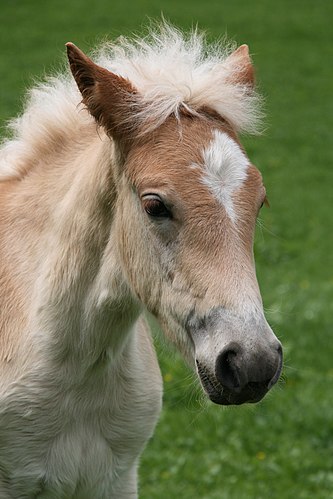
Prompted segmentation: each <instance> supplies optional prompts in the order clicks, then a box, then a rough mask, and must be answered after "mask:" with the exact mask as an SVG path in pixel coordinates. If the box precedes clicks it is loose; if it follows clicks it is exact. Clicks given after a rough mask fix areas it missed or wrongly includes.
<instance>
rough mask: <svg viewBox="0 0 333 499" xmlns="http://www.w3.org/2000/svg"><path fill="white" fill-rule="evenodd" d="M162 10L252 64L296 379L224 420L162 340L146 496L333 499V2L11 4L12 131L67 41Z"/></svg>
mask: <svg viewBox="0 0 333 499" xmlns="http://www.w3.org/2000/svg"><path fill="white" fill-rule="evenodd" d="M161 13H163V14H164V16H165V17H166V18H167V19H169V20H170V21H171V22H172V23H175V24H177V25H178V26H180V27H183V28H186V29H187V28H190V27H191V26H193V25H196V24H198V26H199V28H201V29H204V30H205V31H206V32H207V36H208V39H210V40H215V39H216V38H218V37H221V36H223V35H225V34H227V35H228V37H229V38H231V39H233V40H235V41H237V42H238V43H239V44H241V43H247V44H248V45H249V46H250V50H251V53H252V54H253V59H254V63H255V66H256V69H257V76H258V81H259V85H260V89H261V91H262V93H263V94H264V96H265V97H266V111H267V120H266V131H265V133H264V134H263V136H261V137H245V138H244V139H243V142H244V144H245V146H246V149H247V152H248V154H249V156H250V158H251V160H252V161H253V162H254V163H255V164H256V165H257V166H258V167H259V168H260V169H261V171H262V173H263V176H264V180H265V184H266V188H267V193H268V197H269V201H270V205H271V207H270V208H269V209H268V208H264V209H263V210H262V211H261V214H260V220H259V221H258V228H257V234H256V243H255V253H256V262H257V272H258V277H259V281H260V284H261V289H262V295H263V299H264V304H265V308H266V312H267V317H268V320H269V321H270V323H271V325H272V326H273V328H274V330H275V332H276V333H277V335H278V336H279V338H280V339H281V340H282V342H283V345H284V351H285V368H284V375H283V379H282V381H281V382H280V384H279V386H278V387H277V388H275V389H274V390H273V391H272V392H271V393H270V394H269V395H268V396H267V397H266V399H265V400H264V401H263V402H261V403H260V404H258V405H256V406H242V407H238V408H228V409H226V408H222V407H218V406H214V405H213V404H211V403H209V402H207V401H206V400H205V398H204V397H203V396H202V394H201V392H200V389H199V388H198V386H197V382H196V381H195V377H194V375H193V374H192V373H190V372H189V371H188V370H187V368H186V367H185V366H184V364H183V362H182V360H181V359H179V357H178V356H177V354H176V353H170V351H171V350H170V347H169V346H166V345H165V344H164V342H163V341H162V340H161V339H160V338H158V337H157V338H156V343H157V348H158V350H159V356H160V361H161V367H162V370H163V376H164V380H165V400H164V410H163V414H162V417H161V420H160V423H159V426H158V428H157V431H156V433H155V435H154V437H153V439H152V441H151V442H150V444H149V445H148V447H147V449H146V452H145V454H144V456H143V458H142V462H141V468H140V497H141V498H142V499H154V498H159V499H161V498H163V499H168V498H178V497H179V498H182V499H187V498H188V499H190V498H191V499H193V498H204V499H220V498H222V499H223V498H228V499H229V498H235V499H236V498H237V499H242V498H244V499H252V498H255V499H259V498H263V499H264V498H267V497H270V498H279V499H284V498H297V499H301V498H316V499H321V498H322V499H326V498H330V497H333V394H332V382H333V365H332V359H333V340H332V315H333V256H332V251H333V244H332V243H333V237H332V232H333V230H332V229H333V227H332V225H333V224H332V222H333V206H332V204H333V168H332V163H333V161H332V160H333V147H332V131H333V100H332V93H333V24H332V21H333V2H332V1H331V0H303V1H300V0H293V1H290V0H280V1H269V0H252V2H248V1H246V0H233V1H229V2H226V1H221V0H206V1H203V0H182V1H180V0H177V1H176V0H168V1H167V0H166V1H160V2H159V1H153V0H138V1H136V2H134V1H133V2H130V1H128V0H114V1H112V2H111V1H107V0H95V2H91V1H90V2H89V1H87V0H82V1H79V0H71V1H64V0H58V1H56V0H0V26H1V30H0V37H1V51H0V75H1V76H0V89H1V90H0V118H1V126H2V128H1V133H4V125H5V122H6V120H7V119H9V117H11V116H13V115H14V114H16V113H17V112H18V111H19V109H20V108H21V105H22V100H23V96H24V92H25V89H26V87H29V86H31V85H32V84H33V82H34V79H35V78H40V77H42V76H43V75H44V74H45V73H49V72H52V71H53V70H54V69H58V68H59V66H60V65H61V64H63V62H64V60H65V59H64V52H65V51H64V44H65V42H67V41H73V42H75V43H76V44H77V45H79V46H80V47H81V48H82V49H83V50H85V51H88V52H89V50H90V49H91V48H93V47H95V46H96V44H98V43H99V42H101V41H103V40H105V39H106V38H115V37H117V36H118V35H120V34H125V35H126V34H130V33H132V32H133V31H135V32H136V33H140V32H142V30H144V29H145V26H146V25H147V24H148V18H160V16H161ZM92 499H93V498H92Z"/></svg>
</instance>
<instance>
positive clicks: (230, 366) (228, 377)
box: [215, 343, 243, 391]
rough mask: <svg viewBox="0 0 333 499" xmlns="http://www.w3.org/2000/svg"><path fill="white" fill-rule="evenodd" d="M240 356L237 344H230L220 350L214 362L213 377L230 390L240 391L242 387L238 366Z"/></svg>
mask: <svg viewBox="0 0 333 499" xmlns="http://www.w3.org/2000/svg"><path fill="white" fill-rule="evenodd" d="M240 354H241V348H240V346H239V345H238V344H237V343H231V344H230V345H228V346H226V347H225V348H224V349H223V350H222V352H221V353H220V355H219V356H218V358H217V360H216V365H215V375H216V377H217V379H218V381H219V382H220V383H221V385H222V386H225V387H226V388H229V389H230V390H236V391H237V390H240V389H241V388H242V385H243V383H242V382H241V379H240V369H239V366H238V365H239V363H240V362H239V359H240Z"/></svg>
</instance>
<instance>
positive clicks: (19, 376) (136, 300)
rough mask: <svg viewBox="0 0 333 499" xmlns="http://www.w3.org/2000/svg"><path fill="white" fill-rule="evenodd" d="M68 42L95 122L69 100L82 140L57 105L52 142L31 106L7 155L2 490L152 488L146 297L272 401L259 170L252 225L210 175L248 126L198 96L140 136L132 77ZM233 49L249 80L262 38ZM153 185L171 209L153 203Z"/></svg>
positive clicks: (242, 206) (10, 494) (121, 496)
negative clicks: (146, 459)
mask: <svg viewBox="0 0 333 499" xmlns="http://www.w3.org/2000/svg"><path fill="white" fill-rule="evenodd" d="M68 51H69V60H70V64H71V69H72V72H73V76H74V78H75V79H76V82H77V84H78V87H79V89H80V91H81V93H82V97H83V102H84V103H85V105H86V106H87V108H88V111H89V112H90V113H91V115H92V116H93V117H94V119H95V120H96V123H95V122H94V121H92V119H90V118H87V113H86V111H84V110H82V107H80V108H79V109H76V112H77V113H81V112H83V113H84V118H83V120H82V121H80V120H78V123H80V126H78V127H77V128H75V126H74V127H71V126H70V124H71V123H72V124H73V123H74V124H75V123H76V121H75V119H73V113H74V108H73V105H72V104H73V102H72V101H71V100H70V103H69V104H68V106H67V107H68V113H67V114H66V113H65V117H64V121H63V126H64V127H65V128H66V127H67V128H68V136H66V134H65V133H64V132H63V131H61V130H57V125H59V123H60V121H58V119H60V118H59V116H58V117H57V119H55V120H54V122H52V120H50V116H49V114H48V113H46V115H44V119H45V121H44V126H46V125H47V126H46V128H47V130H48V132H45V131H43V132H41V133H40V134H39V135H38V134H36V137H34V136H33V134H31V132H30V130H29V129H28V128H27V121H26V120H25V118H24V117H23V118H22V119H23V123H24V126H23V125H22V127H23V128H22V130H21V132H22V137H21V139H20V140H16V141H14V142H12V143H9V144H8V143H7V144H6V146H5V149H6V154H5V153H3V155H2V156H1V154H0V157H2V158H3V161H4V165H5V166H4V169H5V170H6V171H8V168H9V173H8V174H5V175H4V177H3V178H4V180H3V182H1V183H0V210H1V211H0V262H1V268H0V302H1V309H0V373H1V376H0V495H1V498H3V499H10V498H15V499H21V498H22V497H29V498H30V497H37V496H39V495H40V496H42V497H43V498H45V499H52V498H54V497H59V498H60V497H66V498H67V497H68V498H69V497H71V498H73V499H91V498H94V499H106V498H108V499H109V498H113V499H129V498H136V497H137V466H138V460H139V457H140V454H141V452H142V451H143V448H144V446H145V444H146V442H147V441H148V439H149V438H150V436H151V435H152V433H153V430H154V427H155V425H156V422H157V419H158V415H159V412H160V408H161V397H162V380H161V375H160V372H159V367H158V364H157V361H156V355H155V351H154V349H153V346H152V342H151V338H150V332H149V328H148V327H147V324H146V323H145V321H144V320H143V317H142V314H143V311H144V310H145V309H148V310H149V311H150V312H151V313H152V314H154V316H155V317H156V318H157V319H158V320H159V322H160V324H161V326H162V328H163V330H164V333H165V334H166V336H167V337H168V338H169V339H170V340H171V341H173V342H174V343H175V344H176V345H178V347H179V349H180V350H181V352H182V353H183V354H184V356H185V357H186V359H187V360H188V362H189V363H191V364H192V365H196V366H197V370H198V375H199V377H200V379H201V382H202V384H203V387H204V389H205V390H206V392H207V393H208V395H209V397H210V398H211V399H212V400H213V401H216V402H217V403H220V404H230V403H237V404H239V403H243V402H246V401H253V402H254V401H257V400H259V399H260V398H262V396H263V395H264V394H265V393H266V391H267V390H268V389H269V388H270V386H272V385H273V384H274V383H275V382H276V380H277V378H278V375H279V372H280V369H281V352H280V345H279V342H278V341H277V340H276V338H275V336H274V335H273V333H272V331H271V330H270V328H269V326H268V324H267V323H266V321H265V318H264V315H263V310H262V303H261V297H260V293H259V289H258V284H257V280H256V276H255V269H254V263H253V257H252V240H253V231H254V225H255V219H256V215H257V212H258V209H259V206H260V204H261V202H262V201H263V199H264V197H265V191H264V188H263V186H262V181H261V177H260V174H259V173H258V172H257V170H256V169H255V168H254V167H247V163H245V167H246V169H247V176H246V179H245V180H244V182H243V183H242V184H241V188H239V189H236V190H235V191H234V192H233V198H234V199H233V203H234V206H235V210H236V212H237V218H236V222H237V223H235V221H233V220H231V218H230V216H229V215H228V212H227V210H226V209H225V207H224V206H223V204H222V203H220V202H219V201H218V199H217V198H216V197H214V195H212V193H211V192H210V190H209V188H208V187H207V185H206V184H205V182H204V178H205V174H206V167H207V165H206V164H205V159H204V158H205V155H204V151H205V149H206V148H207V146H209V144H210V143H211V141H212V140H213V137H214V133H215V132H216V131H219V132H221V133H223V134H227V135H228V137H230V138H231V139H232V140H233V141H234V142H235V143H236V141H237V142H238V138H237V133H236V131H235V129H234V127H233V126H232V125H231V123H230V122H229V120H226V118H225V117H223V116H221V114H219V113H217V112H216V110H214V109H212V108H211V107H210V106H209V105H202V106H198V108H197V109H196V111H195V112H192V111H191V110H189V109H188V108H187V106H186V105H185V103H184V105H182V106H179V108H178V109H177V113H174V112H172V113H170V115H169V116H168V117H167V118H166V119H164V120H163V123H161V124H159V126H157V125H156V120H155V121H154V123H155V126H154V127H153V129H152V128H151V123H149V121H148V122H146V125H147V130H146V133H142V127H144V125H145V122H144V120H142V116H143V115H141V122H140V123H138V120H137V118H138V113H137V109H134V110H133V96H134V95H135V94H136V93H137V92H138V90H137V89H136V88H135V87H134V86H133V85H132V82H131V83H129V82H128V81H127V80H126V79H124V78H123V77H120V76H119V75H116V74H114V73H112V72H109V71H107V70H106V69H103V68H100V67H99V66H97V65H95V64H94V63H93V62H92V61H91V60H90V59H88V58H87V57H86V56H85V55H84V54H83V53H82V52H81V51H80V50H78V49H76V48H75V47H74V46H73V45H71V44H70V45H69V46H68ZM240 56H241V57H240ZM235 57H236V61H237V64H236V67H238V65H239V64H240V65H241V64H242V61H243V63H244V64H245V69H246V71H245V73H244V71H241V70H240V71H236V70H235V68H234V63H235V61H233V62H231V63H230V61H229V63H230V64H231V65H232V66H233V71H232V73H233V75H234V76H235V75H237V74H238V75H239V78H242V79H243V80H242V84H244V75H245V74H246V75H247V76H246V78H247V79H248V78H252V77H251V75H250V71H249V68H248V64H249V61H248V58H247V57H246V51H245V50H244V49H242V50H241V52H239V53H238V54H236V56H235ZM244 57H245V62H244ZM227 74H230V71H227ZM247 83H248V81H247ZM247 83H246V84H247ZM230 84H231V83H230ZM233 84H235V82H234V83H233ZM61 88H62V89H63V90H64V89H65V88H66V87H61ZM44 97H45V96H44ZM142 102H143V101H142ZM65 108H66V106H65ZM131 113H132V114H131ZM139 114H140V113H139ZM131 116H133V123H132V126H130V127H127V126H124V123H128V122H129V118H130V117H131ZM155 118H156V117H155ZM37 123H38V124H40V121H38V119H37ZM97 124H98V125H101V126H100V127H97ZM23 129H24V130H23ZM215 135H216V134H215ZM66 137H67V138H66ZM28 143H29V144H30V145H31V149H29V148H27V149H26V150H24V151H23V150H20V151H19V153H18V154H17V155H15V154H14V152H13V151H14V149H15V145H18V144H20V145H21V146H22V147H23V145H24V144H28ZM237 147H238V146H237ZM23 149H24V147H23ZM8 151H9V152H10V151H12V155H13V156H12V160H13V158H14V159H17V161H19V163H20V164H19V167H18V169H17V170H15V168H14V170H13V169H12V167H11V165H12V162H11V161H10V160H9V159H8ZM214 154H215V155H218V154H219V151H217V153H216V151H215V152H214ZM237 157H238V156H237ZM241 157H242V158H243V155H242V156H241ZM218 161H219V157H218ZM13 171H14V172H15V171H16V175H13ZM147 194H150V195H153V196H155V200H156V198H157V202H161V203H162V201H163V203H165V205H166V206H167V207H168V210H169V211H168V212H167V213H168V215H167V216H164V217H161V218H158V217H154V216H152V215H151V214H149V213H147V212H146V210H145V206H146V204H145V202H146V201H147V200H146V198H145V196H146V195H147ZM163 203H162V204H163ZM230 345H236V346H237V349H238V352H239V356H238V358H239V359H241V360H240V361H239V363H240V366H239V367H237V366H236V367H235V368H234V370H235V372H236V374H237V373H238V374H239V376H238V374H237V376H238V377H239V379H240V381H239V383H242V385H241V386H240V385H239V386H238V385H237V386H236V390H233V385H234V384H235V383H236V381H237V380H238V377H237V376H236V374H235V376H234V377H233V375H232V373H231V375H230V373H229V378H228V379H227V381H226V384H224V383H225V379H224V374H223V376H222V378H221V375H220V374H219V362H221V358H222V357H223V355H222V354H223V352H225V351H226V349H227V352H228V349H229V350H230ZM233 348H234V347H233ZM232 353H233V354H235V352H234V351H232ZM221 355H222V357H221ZM219 359H220V360H219ZM228 369H231V368H229V367H227V370H228ZM224 370H225V369H224ZM224 370H223V372H224ZM236 378H237V379H236ZM235 379H236V381H235ZM227 385H229V387H228V386H227ZM230 386H231V388H230ZM253 386H257V391H256V394H255V395H254V388H253ZM249 387H250V388H251V390H250V391H248V388H249ZM22 449H24V452H22Z"/></svg>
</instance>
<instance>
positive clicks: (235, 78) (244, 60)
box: [225, 45, 255, 87]
mask: <svg viewBox="0 0 333 499" xmlns="http://www.w3.org/2000/svg"><path fill="white" fill-rule="evenodd" d="M225 64H228V65H230V66H229V67H230V68H231V74H232V76H231V79H232V82H233V83H240V84H243V85H248V86H249V87H254V85H255V77H254V69H253V64H252V61H251V57H250V54H249V47H248V46H247V45H241V46H240V47H238V49H236V50H235V51H234V52H232V53H231V54H230V55H229V57H228V58H227V59H226V60H225Z"/></svg>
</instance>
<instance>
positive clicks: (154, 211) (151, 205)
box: [142, 194, 171, 218]
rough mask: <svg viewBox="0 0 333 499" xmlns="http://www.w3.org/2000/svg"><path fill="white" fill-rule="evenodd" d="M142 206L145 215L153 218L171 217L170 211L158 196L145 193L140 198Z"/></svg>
mask: <svg viewBox="0 0 333 499" xmlns="http://www.w3.org/2000/svg"><path fill="white" fill-rule="evenodd" d="M142 202H143V208H144V210H145V212H146V213H147V215H149V216H150V217H153V218H171V213H170V211H169V210H168V208H167V207H166V206H165V204H164V203H163V201H162V200H161V199H160V197H159V196H157V195H154V194H147V195H146V196H144V197H143V199H142Z"/></svg>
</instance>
